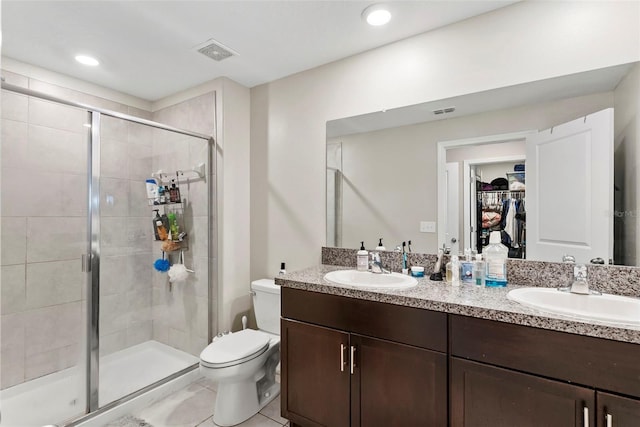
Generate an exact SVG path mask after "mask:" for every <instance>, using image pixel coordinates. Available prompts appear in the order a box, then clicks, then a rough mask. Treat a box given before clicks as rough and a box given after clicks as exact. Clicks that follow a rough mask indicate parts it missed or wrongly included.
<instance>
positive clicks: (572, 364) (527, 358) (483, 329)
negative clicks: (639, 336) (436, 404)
mask: <svg viewBox="0 0 640 427" xmlns="http://www.w3.org/2000/svg"><path fill="white" fill-rule="evenodd" d="M450 336H451V354H452V355H453V356H458V357H463V358H466V359H472V360H476V361H480V362H485V363H490V364H492V365H497V366H503V367H507V368H511V369H516V370H521V371H526V372H530V373H534V374H538V375H542V376H546V377H551V378H556V379H560V380H564V381H569V382H572V383H576V384H582V385H587V386H591V387H597V388H600V389H604V390H609V391H616V392H620V393H624V394H629V395H634V396H640V364H639V363H638V361H639V360H640V345H637V344H630V343H623V342H619V341H611V340H605V339H600V338H593V337H584V336H580V335H574V334H569V333H565V332H556V331H549V330H545V329H538V328H531V327H527V326H520V325H513V324H509V323H502V322H496V321H492V320H484V319H476V318H472V317H464V316H457V315H451V323H450Z"/></svg>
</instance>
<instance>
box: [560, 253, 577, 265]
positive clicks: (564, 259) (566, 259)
mask: <svg viewBox="0 0 640 427" xmlns="http://www.w3.org/2000/svg"><path fill="white" fill-rule="evenodd" d="M562 262H568V263H571V264H575V263H576V257H574V256H573V255H567V254H565V255H563V256H562Z"/></svg>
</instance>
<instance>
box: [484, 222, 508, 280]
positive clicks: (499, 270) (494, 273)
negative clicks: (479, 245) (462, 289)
mask: <svg viewBox="0 0 640 427" xmlns="http://www.w3.org/2000/svg"><path fill="white" fill-rule="evenodd" d="M483 254H484V259H485V261H486V272H485V275H484V277H485V285H486V286H488V287H504V286H507V258H508V256H509V249H508V248H507V247H506V246H505V245H503V244H502V243H501V235H500V232H499V231H492V232H491V235H490V236H489V246H487V247H486V248H485V249H484V251H483Z"/></svg>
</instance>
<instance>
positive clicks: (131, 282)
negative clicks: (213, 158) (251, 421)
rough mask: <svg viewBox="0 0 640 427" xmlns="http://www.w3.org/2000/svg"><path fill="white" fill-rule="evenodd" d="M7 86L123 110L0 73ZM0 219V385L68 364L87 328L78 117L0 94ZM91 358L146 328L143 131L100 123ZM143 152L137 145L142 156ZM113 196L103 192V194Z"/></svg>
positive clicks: (146, 142)
mask: <svg viewBox="0 0 640 427" xmlns="http://www.w3.org/2000/svg"><path fill="white" fill-rule="evenodd" d="M2 74H3V76H5V78H6V79H7V82H8V83H11V84H15V85H19V86H23V87H30V88H32V89H35V90H39V91H42V92H46V93H49V94H52V95H57V96H62V97H65V98H67V99H73V100H77V101H81V102H86V103H88V104H92V105H96V106H99V107H103V108H108V109H112V110H116V111H120V112H124V113H129V114H132V115H137V116H141V117H145V118H150V113H148V112H144V111H141V110H138V109H134V108H132V107H128V106H126V105H122V104H117V103H114V102H113V101H109V100H105V99H102V98H97V97H94V96H90V95H86V94H82V93H80V92H76V91H72V90H70V89H66V88H62V87H57V86H53V85H50V84H47V83H43V82H40V81H37V80H34V79H30V78H27V77H25V76H20V75H17V74H14V73H11V72H6V71H3V73H2ZM1 113H2V124H1V125H2V135H1V136H2V153H1V159H2V175H1V177H0V184H1V190H0V194H1V203H2V205H1V216H2V218H1V221H2V230H1V231H2V234H1V235H2V241H1V244H2V256H1V260H0V264H1V265H0V280H1V281H2V295H1V300H2V307H1V317H0V321H1V328H2V331H1V332H2V346H1V355H0V360H1V363H2V366H1V372H0V378H1V387H2V388H3V389H4V388H6V387H9V386H11V385H15V384H19V383H22V382H24V381H28V380H30V379H33V378H36V377H39V376H42V375H46V374H49V373H52V372H55V371H58V370H61V369H65V368H67V367H70V366H73V365H75V364H76V363H77V362H78V360H79V356H80V354H81V350H82V349H81V345H82V343H83V337H84V328H85V323H86V321H85V304H84V302H83V299H84V283H85V282H84V275H83V274H82V273H81V271H80V256H81V254H82V253H84V252H85V251H86V241H87V240H86V239H87V237H86V222H87V221H86V206H87V201H86V192H87V189H86V182H87V178H86V159H87V151H86V149H87V142H86V141H87V128H86V127H84V126H83V124H84V123H86V122H87V114H86V112H84V111H81V110H77V109H74V108H71V107H66V106H61V105H58V104H54V103H50V102H47V101H43V100H38V99H34V98H31V99H30V98H28V97H26V96H24V95H19V94H15V93H12V92H8V91H2V111H1ZM103 129H104V130H103V147H104V152H103V165H102V168H103V175H104V176H105V178H104V180H103V183H104V185H103V189H102V193H103V194H102V196H103V198H102V200H103V201H105V200H107V201H111V203H103V212H102V213H103V217H104V218H103V221H102V227H103V230H102V231H103V233H104V239H103V258H102V274H101V278H102V281H103V283H102V286H101V294H103V296H102V298H103V299H102V301H101V304H102V306H101V314H102V316H103V318H102V319H101V326H102V327H101V331H100V332H101V352H103V353H108V352H112V351H115V350H118V349H121V348H124V347H126V346H128V345H131V344H135V343H138V342H141V341H145V340H148V339H150V338H151V336H152V323H151V297H152V291H151V289H152V284H151V280H150V278H151V274H152V273H151V261H152V251H151V249H152V247H151V243H150V242H151V240H150V233H151V227H150V224H151V222H150V221H151V216H150V212H149V211H148V209H147V206H146V204H145V195H144V194H145V193H144V178H146V175H147V174H148V173H149V171H150V167H151V158H150V150H151V147H152V145H151V144H152V143H151V136H152V135H151V131H149V130H146V129H143V128H142V127H136V126H135V125H130V124H126V126H124V125H123V123H117V121H115V122H112V123H109V122H108V121H107V120H105V123H104V128H103ZM145 150H147V151H146V152H145ZM106 196H111V197H106Z"/></svg>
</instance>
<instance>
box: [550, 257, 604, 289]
mask: <svg viewBox="0 0 640 427" xmlns="http://www.w3.org/2000/svg"><path fill="white" fill-rule="evenodd" d="M558 290H560V291H563V292H571V293H572V294H578V295H601V293H600V292H598V291H593V290H591V289H589V282H588V281H587V266H586V265H584V264H577V265H575V266H574V267H573V282H571V285H569V286H567V287H565V288H558Z"/></svg>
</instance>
